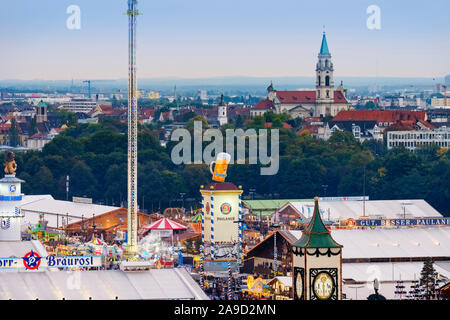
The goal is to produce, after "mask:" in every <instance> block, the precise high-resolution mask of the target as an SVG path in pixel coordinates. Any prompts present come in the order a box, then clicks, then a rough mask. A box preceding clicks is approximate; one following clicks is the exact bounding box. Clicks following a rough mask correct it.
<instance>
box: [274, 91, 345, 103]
mask: <svg viewBox="0 0 450 320" xmlns="http://www.w3.org/2000/svg"><path fill="white" fill-rule="evenodd" d="M277 98H278V100H279V101H280V103H292V104H296V103H315V102H316V91H315V90H301V91H300V90H297V91H277ZM334 102H335V103H347V100H346V99H345V96H344V94H343V93H342V92H341V91H339V90H334Z"/></svg>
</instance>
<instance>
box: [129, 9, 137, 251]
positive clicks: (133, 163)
mask: <svg viewBox="0 0 450 320" xmlns="http://www.w3.org/2000/svg"><path fill="white" fill-rule="evenodd" d="M127 15H128V215H127V221H128V235H127V236H128V238H127V253H128V254H129V255H130V256H132V255H134V254H136V253H137V249H138V246H137V95H136V90H137V81H136V16H137V15H139V12H138V10H137V0H128V11H127Z"/></svg>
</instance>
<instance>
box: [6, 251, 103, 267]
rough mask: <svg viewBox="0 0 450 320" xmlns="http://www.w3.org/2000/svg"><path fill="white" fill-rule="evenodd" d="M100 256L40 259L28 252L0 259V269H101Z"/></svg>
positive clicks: (50, 256)
mask: <svg viewBox="0 0 450 320" xmlns="http://www.w3.org/2000/svg"><path fill="white" fill-rule="evenodd" d="M101 266H102V256H61V257H58V256H53V255H49V256H46V257H41V256H40V255H39V254H38V253H37V252H35V251H30V252H28V253H26V254H25V255H24V256H23V257H21V258H15V257H11V258H0V269H26V270H35V269H38V268H78V267H101Z"/></svg>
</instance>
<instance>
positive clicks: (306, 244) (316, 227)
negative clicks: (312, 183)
mask: <svg viewBox="0 0 450 320" xmlns="http://www.w3.org/2000/svg"><path fill="white" fill-rule="evenodd" d="M294 246H295V247H299V248H342V245H340V244H339V243H337V242H336V241H334V239H333V238H332V237H331V234H330V230H328V229H327V227H325V224H324V223H323V221H322V218H321V217H320V213H319V198H315V199H314V213H313V217H312V220H311V222H310V223H309V225H308V227H307V228H306V230H305V231H304V232H303V233H302V236H301V238H300V239H299V240H298V241H297V242H296V243H294Z"/></svg>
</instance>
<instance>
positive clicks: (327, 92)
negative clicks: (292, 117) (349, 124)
mask: <svg viewBox="0 0 450 320" xmlns="http://www.w3.org/2000/svg"><path fill="white" fill-rule="evenodd" d="M318 58H319V59H318V61H317V65H316V110H315V116H320V115H323V116H326V115H329V114H331V104H333V103H334V81H333V71H334V68H333V63H332V62H331V54H330V51H329V50H328V44H327V38H326V36H325V31H324V32H323V36H322V45H321V46H320V52H319V56H318Z"/></svg>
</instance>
